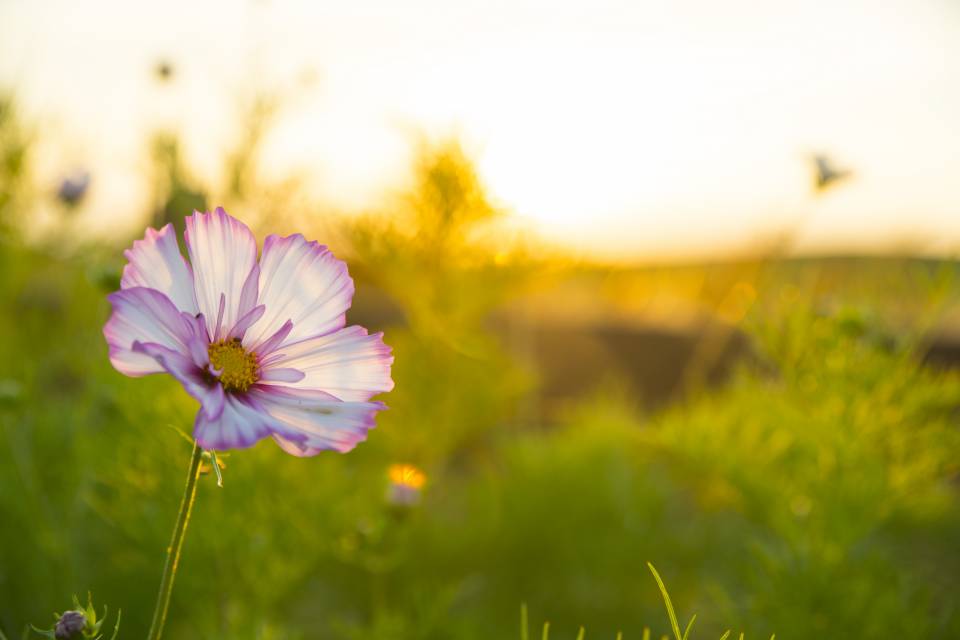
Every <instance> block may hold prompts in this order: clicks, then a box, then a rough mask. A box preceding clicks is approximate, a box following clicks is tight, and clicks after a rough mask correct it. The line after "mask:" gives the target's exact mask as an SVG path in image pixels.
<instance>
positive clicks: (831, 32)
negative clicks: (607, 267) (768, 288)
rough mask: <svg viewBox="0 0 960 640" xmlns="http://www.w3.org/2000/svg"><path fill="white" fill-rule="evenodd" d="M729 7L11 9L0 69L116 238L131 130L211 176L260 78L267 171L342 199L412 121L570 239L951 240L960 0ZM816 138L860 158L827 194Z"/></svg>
mask: <svg viewBox="0 0 960 640" xmlns="http://www.w3.org/2000/svg"><path fill="white" fill-rule="evenodd" d="M734 5H735V6H731V5H730V4H729V3H724V4H718V3H712V2H706V1H704V0H687V1H685V2H677V3H644V2H614V1H607V2H601V3H587V2H571V3H560V4H557V3H545V2H533V1H526V2H517V3H504V4H496V3H495V4H488V3H482V4H476V5H472V4H468V3H443V2H436V1H434V0H420V1H419V2H416V3H414V5H404V6H403V8H402V9H401V7H399V6H397V5H394V4H391V3H384V2H360V3H347V4H335V3H315V2H256V1H249V2H243V3H232V2H231V3H228V2H217V3H204V4H203V5H200V6H196V5H194V4H192V3H177V2H174V3H165V4H163V5H162V6H161V5H155V6H152V7H150V8H149V9H146V8H143V7H139V6H138V7H136V8H134V7H133V6H132V5H129V4H127V3H122V2H117V1H111V0H103V1H101V2H94V3H87V4H84V5H83V9H82V10H81V9H79V8H78V7H77V6H76V5H74V4H71V3H67V2H35V3H34V2H13V3H7V4H5V5H4V6H3V7H2V8H0V20H2V21H3V23H4V25H5V26H6V29H5V31H6V32H7V33H6V37H5V38H4V39H3V41H2V42H0V79H2V80H3V81H5V83H6V84H8V85H12V86H13V87H14V88H16V89H17V91H18V93H19V95H20V97H21V98H22V100H23V101H24V103H25V104H26V106H27V107H28V110H29V111H30V112H31V113H35V114H42V115H43V116H45V117H50V118H52V119H53V121H54V122H55V123H56V128H57V134H58V137H57V140H56V141H55V142H54V141H48V142H47V146H46V152H45V156H46V158H47V167H48V170H49V171H50V172H51V173H56V172H62V171H64V170H66V168H69V167H73V166H76V165H81V166H87V167H91V168H92V169H93V173H94V175H95V179H94V182H93V184H94V188H93V190H92V193H91V199H92V205H91V206H90V207H89V210H88V211H86V212H85V216H87V218H88V219H89V222H90V223H91V225H92V226H93V228H94V229H97V230H98V231H99V232H100V233H104V234H108V235H109V234H115V233H118V232H119V231H120V230H126V229H129V228H132V227H133V226H135V223H138V222H139V221H137V220H133V219H131V217H132V216H130V215H127V214H124V213H123V210H134V209H135V208H136V207H132V206H130V205H128V204H124V203H125V202H129V201H130V200H131V198H134V199H135V198H136V197H137V194H138V193H139V192H140V191H141V182H142V177H141V175H140V174H141V173H142V171H141V168H142V163H143V160H142V154H143V148H142V146H138V145H139V141H140V140H141V139H142V136H143V134H144V132H145V131H149V130H151V129H152V128H156V127H158V126H166V127H170V128H173V129H175V130H177V131H180V132H182V133H183V134H184V135H186V136H187V139H188V140H189V145H188V149H187V151H188V153H189V158H190V161H191V163H192V165H193V166H194V167H196V170H197V171H198V172H200V173H201V174H202V175H204V176H211V175H212V174H216V172H217V168H216V162H215V158H216V157H217V156H218V154H219V153H220V152H221V151H222V149H223V147H224V145H225V144H226V141H227V140H228V139H229V138H230V136H232V135H234V133H235V132H236V128H237V127H238V126H241V125H240V123H238V121H237V114H236V110H235V109H232V108H231V106H230V105H231V104H232V103H233V102H235V100H236V99H237V98H238V97H243V96H248V97H249V96H250V95H252V94H254V93H256V92H273V93H274V94H276V95H277V96H279V97H278V100H279V103H280V104H281V107H280V108H278V115H277V117H276V119H275V121H274V122H273V127H272V129H271V130H270V132H269V134H268V138H267V141H266V143H265V148H264V152H265V153H264V160H263V161H264V164H265V167H266V170H267V172H268V173H272V174H274V175H285V174H287V173H289V172H291V171H294V172H296V173H297V174H298V175H302V176H305V177H306V178H308V179H307V182H306V186H307V188H308V190H309V191H310V193H311V194H312V195H313V196H315V197H318V198H320V199H322V200H323V201H324V202H326V203H329V204H330V205H332V206H335V207H337V208H338V209H341V210H345V211H362V210H367V209H370V208H374V207H376V206H377V205H378V204H379V203H380V202H382V200H383V199H384V198H385V197H389V195H390V194H391V193H393V192H394V191H396V189H398V188H399V187H400V186H401V185H402V184H403V183H404V181H405V180H406V179H407V175H406V170H405V167H406V166H407V163H408V160H409V157H410V153H411V147H412V146H413V145H412V141H413V139H414V138H415V137H417V136H420V135H423V134H426V135H428V136H447V135H456V136H458V137H460V138H461V139H462V140H463V141H464V144H465V145H466V148H467V149H468V151H469V152H470V154H471V155H472V156H473V157H474V158H475V159H476V161H477V163H478V166H479V168H480V173H481V176H482V178H483V179H484V181H485V183H486V185H487V187H488V188H489V189H490V191H491V193H492V195H493V196H494V197H495V198H496V200H497V201H498V203H499V204H501V205H502V206H503V207H504V208H505V209H507V210H509V211H511V212H512V213H513V214H514V215H515V216H516V218H517V221H518V222H519V223H521V224H525V225H528V226H529V227H530V228H532V229H534V230H535V231H536V232H537V234H538V235H539V236H541V237H543V238H545V239H547V240H548V241H550V242H556V243H559V244H561V245H563V246H565V247H567V248H570V249H574V250H576V251H578V252H581V253H587V254H598V253H599V254H603V255H614V256H619V257H631V256H633V257H641V256H661V255H678V254H685V253H692V254H711V255H712V254H717V253H724V252H726V251H730V250H736V249H737V248H738V247H743V246H748V245H751V243H755V242H756V241H758V240H762V239H764V238H768V237H771V236H777V235H781V234H784V233H790V234H792V236H793V237H794V240H795V243H794V247H795V249H797V250H801V251H803V250H806V251H817V252H822V251H834V250H840V251H845V250H846V251H850V250H854V251H858V250H869V251H876V250H879V249H884V248H896V247H898V246H899V245H900V244H902V243H903V242H904V238H908V239H909V242H910V243H912V245H915V247H914V248H915V249H917V250H920V251H923V252H938V253H944V252H950V251H952V250H953V249H955V248H956V247H957V246H958V244H960V222H958V220H960V218H958V216H957V215H956V213H957V211H958V210H960V190H958V189H957V188H956V186H955V177H956V176H957V175H960V154H957V153H956V152H955V150H956V149H957V148H958V145H960V133H958V132H960V122H958V118H960V116H958V115H957V114H960V85H958V84H957V83H956V82H953V81H952V79H953V78H956V77H960V44H958V43H960V11H958V10H957V9H956V7H955V6H952V5H950V4H949V3H944V2H939V1H937V0H927V1H924V2H908V1H907V0H899V1H897V2H891V3H885V4H882V5H878V4H877V3H871V2H860V1H854V0H851V1H848V2H841V3H836V2H826V1H821V2H809V3H801V4H797V5H783V4H782V3H769V2H762V1H760V0H740V1H739V2H736V3H734ZM185 15H189V16H190V18H189V19H184V17H183V16H185ZM903 15H909V16H910V19H909V20H904V19H903V18H902V17H903ZM105 16H110V19H109V20H106V19H105ZM121 49H122V50H123V51H124V54H123V55H121V56H118V55H116V52H117V51H118V50H121ZM161 60H162V61H166V62H167V63H169V65H170V69H172V76H171V80H170V81H169V82H168V83H167V86H162V87H160V86H156V83H155V82H154V81H153V80H154V78H153V73H152V70H153V69H154V67H155V66H156V64H157V63H158V61H161ZM815 153H826V154H828V155H830V156H831V157H833V158H835V159H836V161H837V162H839V163H840V164H842V165H843V166H846V167H850V168H851V169H852V170H853V172H854V175H853V178H852V179H851V180H849V181H848V183H847V184H845V185H843V188H842V189H841V188H838V189H836V190H835V192H833V193H830V194H829V197H814V194H813V193H812V192H811V189H810V171H811V164H810V157H811V156H812V154H815ZM139 197H140V198H141V199H142V197H143V196H142V195H140V196H139ZM118 216H119V218H120V219H119V222H121V223H122V224H120V225H118Z"/></svg>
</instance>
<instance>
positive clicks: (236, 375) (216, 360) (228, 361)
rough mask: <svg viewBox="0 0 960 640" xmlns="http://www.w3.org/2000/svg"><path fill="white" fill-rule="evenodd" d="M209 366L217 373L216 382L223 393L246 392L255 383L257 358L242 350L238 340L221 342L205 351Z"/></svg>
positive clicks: (257, 368) (257, 369)
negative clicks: (221, 386)
mask: <svg viewBox="0 0 960 640" xmlns="http://www.w3.org/2000/svg"><path fill="white" fill-rule="evenodd" d="M207 353H208V355H209V356H210V366H211V367H212V368H213V369H215V370H216V371H219V372H220V373H219V376H217V378H216V379H217V380H219V381H220V384H222V385H223V390H224V391H240V392H244V391H247V390H248V389H249V388H250V387H251V386H253V384H254V383H255V382H256V381H257V377H258V376H257V374H258V373H259V368H260V367H259V365H258V363H257V356H256V354H254V353H250V352H248V351H246V350H245V349H244V348H243V345H241V344H240V340H238V339H236V338H234V339H231V340H221V341H220V342H214V343H212V344H211V345H210V347H209V348H208V349H207Z"/></svg>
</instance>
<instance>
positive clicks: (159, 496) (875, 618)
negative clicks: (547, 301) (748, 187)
mask: <svg viewBox="0 0 960 640" xmlns="http://www.w3.org/2000/svg"><path fill="white" fill-rule="evenodd" d="M441 160H442V161H441V162H438V163H435V164H433V165H431V164H430V163H426V164H424V166H423V167H421V170H422V175H421V179H422V182H423V184H421V186H420V188H419V191H418V193H419V194H420V197H419V198H414V199H412V200H411V201H410V203H408V204H409V207H410V210H407V209H400V210H398V211H396V212H394V213H395V215H393V216H392V217H390V218H388V222H386V223H385V222H383V219H382V218H381V219H370V220H361V221H353V222H350V223H349V224H343V225H342V226H341V227H338V229H337V232H338V234H334V235H333V236H332V238H333V240H331V243H333V241H334V240H335V241H336V244H335V245H334V246H335V247H341V246H342V247H343V251H342V252H341V251H339V249H338V252H339V253H347V254H349V255H350V264H351V269H352V271H353V273H354V274H356V276H357V278H358V301H357V302H358V306H363V305H364V304H365V303H369V302H370V301H371V300H372V299H373V296H372V293H371V292H373V291H379V292H380V293H381V294H382V298H381V301H382V299H386V300H389V302H390V305H392V306H393V308H395V311H394V312H393V313H384V314H382V316H378V315H376V314H374V316H373V317H383V318H391V319H390V320H384V321H383V323H384V324H383V325H382V326H374V327H372V328H373V329H377V330H378V329H385V330H386V340H387V342H388V343H389V344H391V345H392V346H393V347H394V349H395V355H396V366H395V369H394V377H395V380H396V382H397V387H396V390H395V391H394V392H392V393H391V394H390V395H389V396H387V397H386V398H385V399H386V401H387V402H388V404H389V405H390V410H389V411H387V412H384V413H383V414H382V415H381V416H380V418H379V422H378V426H377V428H376V430H375V431H373V432H372V433H371V437H370V439H369V441H368V442H366V443H364V444H363V445H361V446H360V447H359V448H358V449H357V450H356V451H355V452H353V453H351V454H349V455H347V456H339V455H333V454H331V455H321V456H319V457H317V458H311V459H294V458H292V457H290V456H287V455H285V454H283V453H282V452H281V451H280V450H279V449H277V448H276V447H275V446H273V445H272V444H271V443H269V442H265V443H262V444H261V445H259V446H257V447H255V448H253V449H251V450H247V451H242V452H234V453H232V454H230V455H229V456H221V461H222V462H223V463H225V468H224V469H223V471H222V476H223V478H222V485H223V486H222V487H218V486H217V478H216V477H215V475H214V474H208V475H207V476H205V477H203V478H201V486H200V488H199V495H198V499H197V506H196V511H195V514H194V516H193V520H192V523H191V528H190V531H189V534H188V536H187V540H186V545H185V549H184V555H183V558H182V564H181V573H180V575H179V577H178V579H177V584H176V588H175V590H174V595H173V601H172V604H171V610H170V618H169V626H168V630H167V634H168V636H169V637H171V638H202V639H215V638H224V639H227V638H229V639H230V640H245V639H257V640H279V639H294V638H297V639H303V640H310V639H313V638H324V639H327V638H333V639H344V640H346V639H352V638H356V639H361V638H362V639H363V640H400V639H403V640H406V639H412V640H434V639H436V640H440V639H444V640H447V639H455V640H481V639H482V640H488V639H490V638H509V637H515V636H516V632H517V628H516V626H517V621H516V614H515V612H516V604H517V603H518V602H526V603H527V604H528V605H529V607H530V611H535V612H537V617H538V619H547V620H549V621H550V626H549V627H547V628H545V629H544V633H545V634H551V633H552V634H553V636H554V637H555V638H558V637H563V636H562V635H561V630H562V631H563V632H566V634H567V635H566V637H570V638H573V637H576V634H577V630H578V629H581V625H583V627H582V628H585V629H587V630H589V636H588V637H590V638H615V637H618V633H621V632H622V638H624V639H627V640H629V639H630V638H651V637H652V638H659V637H661V635H662V634H672V635H673V636H674V637H675V638H678V639H681V640H682V638H683V637H685V636H688V637H694V636H696V637H728V638H729V637H730V636H729V635H726V636H724V635H723V633H724V630H725V629H728V628H730V627H731V626H735V627H736V628H738V629H740V628H742V629H743V630H744V632H745V634H746V636H747V637H763V638H766V637H770V634H771V633H773V632H777V633H778V634H779V635H778V637H781V638H824V637H837V638H841V637H848V638H878V639H881V638H882V639H884V640H887V639H889V638H898V639H899V638H923V639H924V640H930V639H938V638H943V639H947V638H956V637H960V614H958V611H957V604H956V603H957V602H958V601H960V598H958V594H960V553H958V550H957V542H956V541H957V540H958V539H960V500H958V480H957V479H958V474H960V465H958V462H957V460H958V458H957V455H956V452H957V451H958V450H960V429H958V426H957V425H958V407H960V378H958V377H957V375H956V374H955V373H953V372H949V371H941V370H935V369H932V368H930V367H927V366H925V365H924V364H923V363H922V361H921V356H922V352H921V348H922V344H923V338H924V335H925V334H924V330H925V327H927V326H929V318H942V317H950V315H949V314H950V312H951V310H952V309H954V308H955V307H956V302H957V297H958V296H957V291H956V289H955V286H954V285H953V283H952V280H951V278H950V277H949V275H950V274H951V273H953V272H954V271H955V270H956V267H955V265H953V264H952V263H950V264H946V265H944V268H943V269H940V270H938V267H937V266H936V265H927V264H924V265H921V266H919V267H918V266H917V263H915V262H914V261H903V262H902V263H900V264H899V266H897V264H898V263H897V262H896V261H886V262H883V263H882V265H883V266H882V268H880V267H878V266H877V264H878V263H871V262H869V261H863V262H858V263H852V264H847V263H845V264H844V265H843V266H842V270H841V271H837V269H838V268H839V267H837V266H836V265H833V266H831V265H830V264H828V263H818V262H810V263H807V264H804V265H798V264H796V263H772V264H766V263H762V262H757V263H756V264H752V265H748V266H742V265H741V266H729V267H719V266H715V265H714V266H709V267H706V268H700V269H699V271H698V270H697V269H696V268H692V267H691V268H685V269H677V270H675V271H673V272H671V271H670V270H668V269H662V270H654V272H652V274H651V272H645V273H637V272H631V271H627V270H624V271H618V270H615V269H606V270H602V271H601V270H598V269H587V268H580V267H577V266H574V265H571V264H570V263H569V262H566V261H564V260H561V259H546V258H534V257H531V256H532V255H533V254H531V253H527V252H525V250H523V249H522V248H521V247H520V246H518V245H515V244H511V245H509V246H495V243H494V246H491V243H490V241H489V236H485V235H483V234H479V233H473V230H474V226H475V225H477V224H478V221H480V222H482V221H493V222H495V221H496V220H497V219H498V218H497V215H496V212H495V211H493V210H492V209H491V208H490V206H489V204H488V203H486V201H485V200H484V199H483V198H482V193H479V192H478V191H477V187H476V184H475V181H473V180H472V179H471V178H470V175H469V174H462V172H463V171H465V169H464V168H463V167H461V166H460V165H459V164H458V163H459V162H460V161H461V160H458V156H457V155H456V153H454V152H452V151H448V152H447V154H446V155H445V156H443V157H442V158H441ZM458 185H459V186H458ZM405 206H406V205H405ZM9 208H10V207H9V206H8V209H9ZM431 208H432V209H431ZM425 209H429V211H426V212H424V210H425ZM425 229H426V230H427V231H429V233H420V231H423V230H425ZM4 238H5V239H3V240H0V308H2V309H3V311H4V313H2V314H0V335H3V336H4V339H3V340H0V363H2V367H0V514H2V521H0V628H3V629H4V630H5V631H6V633H7V634H8V635H9V636H10V637H14V636H15V635H16V634H14V633H13V631H14V630H20V629H22V628H24V626H25V625H26V624H28V623H35V624H36V623H38V622H39V623H42V622H43V621H46V620H48V619H49V616H50V613H51V612H52V611H54V610H60V609H62V608H63V606H64V605H65V603H68V602H69V598H70V595H71V594H73V593H84V592H87V591H88V590H89V591H92V592H93V594H94V596H95V597H96V599H97V601H98V602H102V603H106V604H108V605H109V606H110V609H111V610H113V611H115V610H118V609H122V610H123V612H124V621H123V628H122V630H121V637H124V638H126V637H130V638H135V637H142V636H143V635H144V634H145V632H146V629H147V627H148V625H149V616H150V612H151V611H152V605H153V600H154V597H155V595H156V588H157V586H158V581H159V576H160V571H161V568H162V565H163V553H164V549H165V547H166V545H167V543H168V540H169V534H170V527H171V526H172V523H173V519H174V516H175V514H176V510H177V501H178V499H179V496H180V490H181V483H182V479H183V475H184V473H185V467H186V465H187V462H188V458H189V454H190V444H189V442H187V441H186V440H185V439H184V438H183V437H182V436H181V434H180V433H178V432H181V431H189V429H190V425H191V424H192V421H193V416H194V414H195V411H196V407H195V403H194V402H193V401H192V400H191V399H190V398H188V397H187V395H186V394H185V393H184V392H183V391H182V390H181V389H180V388H179V387H178V385H177V384H176V383H175V382H174V381H173V380H171V379H169V378H165V377H147V378H143V379H130V378H125V377H123V376H121V375H120V374H118V373H116V372H115V371H114V370H113V369H112V368H111V367H110V365H109V363H108V361H107V357H106V346H105V344H104V342H103V338H102V335H101V328H102V325H103V322H104V320H105V319H106V317H107V314H108V305H107V303H106V300H105V295H106V293H107V292H108V291H110V290H111V289H112V288H114V287H116V286H117V276H118V273H119V267H120V258H119V256H120V252H121V248H120V247H102V248H96V247H86V248H84V249H83V250H79V251H75V252H74V253H73V254H72V255H66V256H65V255H64V252H62V251H57V252H54V251H52V250H47V249H44V248H43V247H42V246H41V247H38V246H31V247H28V246H24V245H23V244H22V243H19V242H17V241H15V240H13V239H12V236H4ZM598 273H600V274H601V276H600V277H598V276H597V274H598ZM838 273H842V275H843V277H842V278H836V277H835V276H836V275H837V274H838ZM894 274H897V277H896V278H894V277H893V275H894ZM943 274H946V275H943ZM567 280H569V281H576V282H581V283H582V282H587V283H589V284H588V286H587V287H586V288H587V289H588V291H589V293H590V295H591V296H593V297H591V298H589V302H587V303H586V304H594V303H596V304H597V305H600V304H601V303H602V302H603V298H604V296H607V298H615V299H617V300H618V301H619V302H620V303H622V304H624V305H627V303H633V302H635V303H636V304H638V305H639V304H640V302H642V300H644V299H647V298H646V297H647V296H648V297H650V298H653V297H655V296H656V295H661V294H663V292H665V291H667V292H668V291H669V286H670V283H671V282H675V283H678V284H677V290H678V291H681V292H685V291H687V289H689V290H690V291H691V292H692V293H691V294H690V295H689V296H687V297H688V298H689V299H688V302H689V303H690V304H693V305H699V306H698V308H701V309H705V310H707V311H712V312H714V313H716V314H718V315H719V316H720V317H723V318H726V319H728V320H730V319H735V320H736V321H737V322H738V323H739V326H741V327H742V328H743V329H744V330H745V331H746V332H747V334H748V336H749V339H750V343H751V345H752V346H753V351H754V357H753V358H752V359H749V360H747V361H744V362H742V363H741V365H740V366H739V368H738V369H737V371H736V372H735V373H734V375H733V376H732V377H731V379H730V380H728V381H727V382H726V383H725V384H724V385H722V386H721V387H719V388H714V389H711V390H706V389H704V388H702V387H694V390H693V391H692V392H691V393H689V394H688V395H687V396H685V397H684V398H682V399H680V400H678V401H676V402H674V403H673V404H671V405H670V406H668V407H667V408H665V409H664V410H662V411H658V412H655V413H650V412H647V411H645V410H644V408H643V407H642V406H640V405H639V402H638V401H637V399H636V398H635V397H633V396H632V395H631V394H629V393H627V392H626V391H624V389H626V388H628V387H627V386H626V385H625V384H623V381H618V380H616V379H610V378H609V377H606V376H603V375H597V376H596V384H595V385H594V386H591V387H589V388H583V389H579V390H577V392H576V393H574V394H571V395H570V397H568V398H566V399H565V405H564V408H563V409H562V410H560V411H557V412H554V413H553V414H552V415H550V416H549V419H543V420H541V419H539V418H538V417H537V416H540V415H543V414H541V413H538V412H531V411H528V410H525V409H524V407H527V406H528V405H529V403H530V402H531V401H532V400H533V399H535V398H536V390H537V380H536V374H535V372H534V371H533V370H532V369H531V368H530V367H529V365H528V363H527V362H525V361H524V359H523V358H521V357H517V354H515V353H513V352H512V351H511V350H510V349H509V348H508V344H507V343H506V342H505V341H504V340H503V339H502V338H501V337H499V336H498V334H496V333H495V332H493V331H492V330H491V329H490V328H489V323H488V321H489V319H490V317H491V315H492V314H493V313H494V312H500V313H505V311H504V309H505V305H506V303H507V302H508V301H510V300H512V299H515V298H517V297H519V296H525V295H529V294H534V295H537V294H543V293H544V292H548V291H550V290H551V287H553V286H554V284H555V283H557V282H566V281H567ZM556 291H560V292H564V291H566V289H563V288H562V287H560V288H557V289H556ZM658 292H659V293H658ZM865 292H868V293H865ZM747 293H749V295H747ZM678 295H679V294H678ZM684 295H686V294H684ZM365 296H371V298H366V299H365ZM578 299H579V298H578ZM594 301H595V302H594ZM607 301H608V302H609V300H607ZM571 304H573V303H571ZM577 304H580V303H577ZM530 416H534V417H533V418H531V417H530ZM397 462H409V463H413V464H416V465H418V466H420V467H422V468H423V469H424V470H425V472H426V475H427V477H428V481H427V484H426V487H425V490H424V494H423V500H422V501H421V503H420V505H418V506H417V507H415V508H408V509H399V508H397V507H395V506H393V505H391V504H390V503H389V501H388V500H387V499H386V489H387V478H386V472H387V468H388V467H389V466H390V465H391V464H394V463H397ZM647 559H652V560H654V561H655V562H656V563H657V565H658V566H660V567H662V568H664V569H665V574H666V575H669V582H670V586H671V590H670V597H669V598H668V597H667V595H666V590H665V589H664V588H663V585H662V582H661V581H660V580H659V579H657V580H653V581H651V580H649V579H648V578H646V577H645V576H646V573H647V571H648V567H647V564H646V560H647ZM660 597H662V598H663V600H664V603H665V605H666V607H667V611H668V616H667V618H666V623H667V624H664V625H662V627H656V628H647V627H646V625H647V624H648V623H649V621H651V620H659V619H661V618H662V617H663V616H662V610H661V609H660V608H659V605H658V604H657V601H658V598H660ZM674 606H676V607H677V608H678V609H679V610H684V611H697V613H698V616H697V618H696V625H695V627H692V625H693V621H692V619H691V620H690V621H689V622H688V623H687V624H686V625H684V626H683V627H681V624H680V620H679V619H678V618H677V616H676V614H675V613H674V609H673V608H674ZM524 615H525V616H526V614H524ZM525 620H526V618H525ZM522 632H523V634H524V635H522V638H523V640H527V638H528V637H529V636H528V631H527V630H526V624H525V623H524V626H523V629H522ZM580 633H583V632H582V631H581V632H580Z"/></svg>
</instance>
